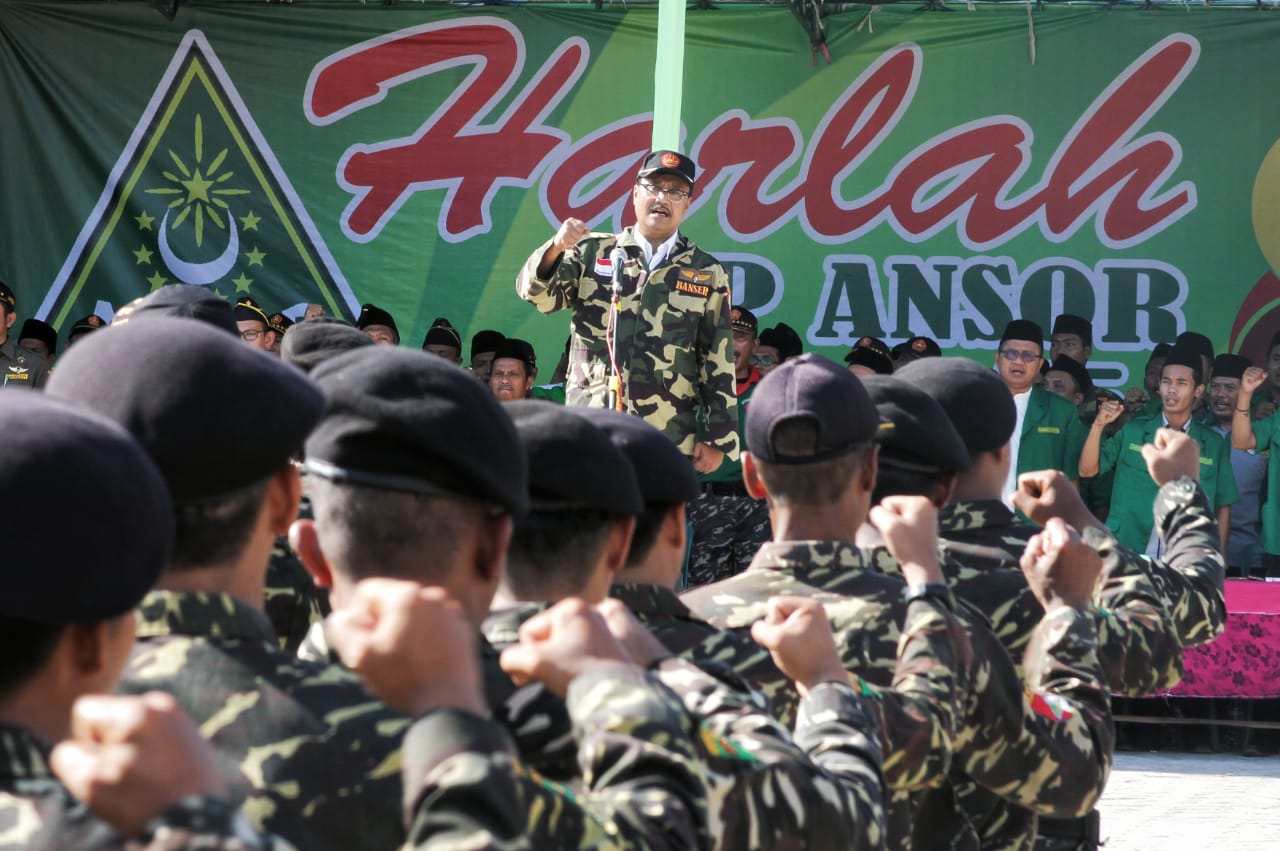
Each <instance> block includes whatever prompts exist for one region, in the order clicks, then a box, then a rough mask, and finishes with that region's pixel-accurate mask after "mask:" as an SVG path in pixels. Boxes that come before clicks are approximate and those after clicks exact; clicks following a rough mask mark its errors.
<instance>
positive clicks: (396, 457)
mask: <svg viewBox="0 0 1280 851" xmlns="http://www.w3.org/2000/svg"><path fill="white" fill-rule="evenodd" d="M304 324H305V323H304ZM313 375H314V377H315V379H316V381H317V382H318V383H319V385H320V388H321V389H322V390H323V391H324V395H325V414H324V417H323V419H321V420H320V424H319V425H317V426H316V429H315V431H314V432H312V434H311V437H310V438H309V439H308V440H307V446H306V450H307V472H309V473H311V474H313V475H318V476H321V477H322V478H326V479H331V480H333V481H338V482H349V483H351V484H355V485H363V486H366V487H372V488H380V489H383V490H392V491H406V492H409V493H422V494H428V495H436V496H444V497H451V498H455V499H465V500H474V501H477V502H484V503H492V504H494V505H500V506H502V507H503V508H505V509H506V510H507V511H509V512H511V513H512V514H523V513H525V512H526V511H528V510H529V479H528V464H527V462H526V460H525V457H524V448H523V447H522V446H521V445H520V438H519V436H518V435H517V434H516V430H515V427H514V426H513V425H512V424H511V418H510V417H509V416H508V415H507V413H506V412H505V411H504V410H503V406H502V404H501V403H500V402H499V401H498V400H497V399H495V398H494V397H493V394H492V393H490V392H489V388H488V387H486V386H485V385H483V384H481V383H480V382H478V381H476V380H475V379H474V378H472V377H471V376H470V375H468V374H467V373H465V372H463V371H462V370H460V369H458V368H457V367H456V366H454V365H453V364H451V363H449V362H448V361H446V360H444V359H442V358H438V357H435V356H434V355H429V354H427V353H425V352H420V351H414V350H412V349H403V348H399V347H392V346H368V347H364V348H359V349H355V350H353V351H350V352H345V353H343V354H341V355H338V356H337V357H334V358H330V359H329V360H327V361H325V362H324V363H322V364H320V365H319V366H318V367H316V370H315V372H314V373H313Z"/></svg>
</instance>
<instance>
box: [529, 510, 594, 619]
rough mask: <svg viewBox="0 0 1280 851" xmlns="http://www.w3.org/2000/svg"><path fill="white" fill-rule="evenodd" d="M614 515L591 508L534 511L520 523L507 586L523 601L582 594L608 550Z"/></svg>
mask: <svg viewBox="0 0 1280 851" xmlns="http://www.w3.org/2000/svg"><path fill="white" fill-rule="evenodd" d="M613 520H614V515H612V514H610V513H608V512H605V511H600V510H598V509H591V508H579V509H570V510H566V511H538V510H536V509H535V510H534V511H532V512H530V513H529V514H527V515H525V516H524V517H522V518H520V519H519V520H517V521H516V526H515V532H514V533H513V534H512V536H511V548H510V549H509V550H508V551H507V566H506V583H507V585H508V587H509V588H510V589H511V591H512V592H513V593H514V594H515V595H516V596H517V597H519V598H520V599H524V600H529V599H539V598H542V597H546V596H549V593H548V592H555V596H560V595H570V596H571V595H574V594H579V593H581V592H582V590H583V588H584V587H585V586H586V584H587V579H588V578H589V577H590V575H591V571H592V570H593V569H594V568H595V565H596V563H597V562H598V561H599V560H600V554H601V553H602V552H604V547H605V544H606V543H607V540H608V536H609V527H610V525H611V523H612V521H613Z"/></svg>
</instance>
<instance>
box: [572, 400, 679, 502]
mask: <svg viewBox="0 0 1280 851" xmlns="http://www.w3.org/2000/svg"><path fill="white" fill-rule="evenodd" d="M565 410H567V411H571V412H573V413H574V414H577V415H578V416H580V417H584V418H586V419H587V420H588V421H590V422H591V424H592V425H594V426H595V427H596V428H598V429H600V430H601V431H603V432H604V433H605V434H607V435H608V436H609V439H610V440H612V441H613V445H614V446H616V447H618V449H620V450H622V454H623V455H625V456H627V460H628V461H630V462H631V469H632V472H634V473H635V474H636V481H637V483H638V484H639V486H640V496H641V497H643V498H644V502H645V505H647V506H666V505H674V504H675V503H677V502H689V501H690V500H692V499H696V498H697V496H698V493H699V492H700V489H699V487H698V474H697V473H695V472H694V470H693V465H692V464H690V463H689V459H688V458H686V457H685V455H684V453H683V452H681V451H680V449H679V447H677V446H676V445H675V444H674V443H672V442H671V438H669V437H667V436H666V435H665V434H663V433H662V432H660V431H658V430H657V429H656V428H654V427H653V426H651V425H649V424H648V423H647V422H645V421H644V420H643V419H641V418H640V417H637V416H634V415H632V414H624V413H622V412H621V411H610V410H608V409H606V408H578V407H573V408H566V409H565Z"/></svg>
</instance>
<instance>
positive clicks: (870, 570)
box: [684, 541, 1113, 848]
mask: <svg viewBox="0 0 1280 851" xmlns="http://www.w3.org/2000/svg"><path fill="white" fill-rule="evenodd" d="M880 560H884V561H892V559H891V557H890V556H889V555H888V553H887V552H885V551H883V550H878V551H876V552H874V553H872V552H866V553H864V552H862V551H860V550H859V549H857V548H855V547H853V546H852V545H849V544H844V543H840V542H833V541H808V542H785V543H771V544H766V545H765V546H764V547H762V548H761V550H760V552H759V553H758V554H757V556H756V559H755V561H754V562H752V565H751V567H750V568H749V569H748V570H747V572H746V573H743V574H741V575H739V576H737V577H734V578H733V579H729V580H726V581H724V582H720V583H717V584H715V585H711V586H707V587H705V588H699V589H696V590H694V591H691V592H689V593H687V594H685V595H684V600H685V602H686V603H687V604H688V605H689V607H690V608H691V609H692V610H693V611H694V612H696V613H698V614H700V615H702V616H703V617H705V618H706V619H707V620H709V621H710V622H711V623H712V624H714V625H716V626H719V627H722V628H724V629H732V630H739V631H743V632H745V631H747V630H749V629H750V625H751V624H752V623H753V622H754V621H756V620H758V619H759V618H761V617H763V616H764V614H765V611H766V606H767V601H768V599H769V597H772V596H775V595H778V594H793V595H799V596H805V597H812V598H815V599H818V600H820V601H821V602H822V603H823V605H824V607H825V608H826V610H827V615H828V617H829V618H830V619H831V621H832V628H833V630H834V631H835V632H836V644H837V647H839V648H840V649H841V652H842V655H843V658H844V661H845V666H846V667H847V668H848V669H849V671H850V672H851V673H853V674H855V675H858V676H859V677H861V678H862V679H864V680H865V681H867V682H868V683H870V684H871V685H872V686H875V687H878V689H877V690H876V692H875V693H876V694H878V695H879V696H880V700H881V703H882V710H881V711H882V713H883V715H882V730H883V731H884V733H885V734H886V747H885V777H886V782H887V784H888V786H889V787H890V789H892V790H893V791H894V795H893V799H892V801H891V813H890V826H891V827H890V845H891V847H901V848H905V847H915V848H953V847H958V846H957V844H956V843H957V842H958V841H959V840H957V839H956V838H957V837H966V838H967V840H966V841H968V842H980V843H981V845H982V847H984V848H1027V847H1029V846H1030V843H1031V841H1032V837H1033V836H1034V832H1035V815H1034V813H1032V812H1031V811H1030V809H1023V808H1024V807H1027V808H1034V809H1035V810H1036V811H1038V812H1041V813H1045V814H1049V815H1055V816H1075V815H1081V814H1083V813H1087V812H1088V811H1089V809H1090V808H1091V807H1092V806H1093V805H1094V803H1095V802H1096V801H1097V799H1098V796H1099V795H1100V794H1101V792H1102V787H1103V784H1104V783H1105V780H1106V777H1107V774H1108V773H1109V771H1110V767H1111V752H1112V738H1113V733H1112V729H1111V715H1110V708H1109V703H1108V700H1107V693H1106V690H1105V688H1104V687H1103V685H1102V672H1101V669H1100V667H1099V665H1098V661H1097V657H1096V654H1095V653H1094V649H1093V645H1094V641H1095V639H1094V633H1093V624H1092V621H1091V619H1090V618H1089V617H1088V616H1087V615H1086V614H1085V613H1083V612H1080V611H1077V610H1074V609H1060V610H1056V611H1055V612H1054V613H1053V614H1052V615H1051V616H1049V617H1046V618H1045V620H1044V622H1043V624H1042V625H1041V627H1040V629H1039V631H1038V634H1037V641H1036V642H1035V644H1034V646H1033V647H1032V648H1031V649H1030V650H1029V651H1028V656H1027V659H1028V660H1029V663H1033V664H1030V670H1028V672H1027V680H1026V682H1027V684H1028V685H1029V686H1030V688H1027V687H1024V685H1023V680H1022V678H1021V677H1020V676H1019V675H1018V672H1017V670H1016V668H1015V667H1014V665H1013V662H1012V661H1011V660H1010V659H1009V657H1008V654H1007V653H1006V652H1005V651H1004V649H1003V647H1001V646H1000V643H999V641H998V639H996V637H995V636H994V635H993V634H992V633H991V630H990V628H989V626H988V625H987V624H986V622H985V618H983V617H982V615H981V614H980V613H978V612H977V611H976V610H972V609H970V608H968V607H967V606H965V605H964V604H963V603H960V604H958V605H957V607H956V615H955V621H953V623H954V622H958V623H959V624H962V625H963V628H964V629H965V630H967V632H968V638H969V642H970V643H971V645H972V646H971V647H970V646H969V644H962V645H961V646H962V650H961V652H958V653H954V654H952V656H951V657H950V658H948V657H947V656H946V655H943V656H942V657H941V658H930V657H929V656H928V655H926V654H923V653H922V654H921V655H919V656H917V657H914V658H910V657H904V658H903V659H902V660H901V661H899V654H898V652H897V646H898V643H899V638H900V632H899V628H898V623H900V622H902V623H904V624H905V625H904V628H903V632H904V633H905V634H906V635H908V636H910V635H912V633H914V632H915V631H916V630H917V629H918V628H919V627H918V623H919V620H920V618H921V617H923V616H926V615H930V616H933V617H935V618H936V617H938V616H939V615H940V614H941V612H940V611H939V610H938V608H937V607H936V606H934V605H929V604H927V603H925V601H917V602H916V603H913V604H912V606H911V607H910V608H908V607H906V606H905V605H904V604H903V602H902V592H903V589H904V587H905V586H904V584H903V583H902V582H901V580H899V579H897V578H895V577H891V576H887V575H884V574H883V573H881V572H879V570H880V569H879V568H877V567H875V566H874V565H875V564H876V562H878V561H880ZM947 620H948V621H951V620H952V619H951V618H949V617H948V618H947ZM944 647H945V645H944ZM944 653H945V651H944ZM723 655H726V654H722V656H723ZM722 661H723V662H725V663H726V664H731V665H733V666H734V667H735V668H737V670H738V672H739V673H740V674H742V675H743V676H744V677H745V678H746V679H747V681H748V682H750V683H751V684H752V685H754V686H756V687H757V688H761V689H762V690H764V691H765V692H766V693H767V694H771V695H773V696H774V697H775V700H777V699H782V700H783V701H785V700H787V699H789V698H791V695H790V694H789V692H788V689H787V688H786V687H785V683H779V682H777V681H773V682H770V681H769V679H768V678H769V677H770V674H769V672H768V670H767V669H752V668H750V667H747V666H746V665H745V664H744V665H742V666H739V665H738V664H737V660H732V659H729V658H723V659H722ZM744 661H746V662H749V660H744ZM937 668H948V670H945V671H942V672H939V671H936V670H934V669H937ZM904 669H905V672H906V673H908V674H909V675H911V676H913V677H915V678H916V680H917V683H918V684H917V685H914V686H913V684H912V682H911V679H909V678H908V677H904V676H903V672H904ZM940 674H945V676H941V677H940V676H939V675H940ZM930 676H933V677H936V678H939V679H941V680H943V681H946V682H951V683H953V684H954V688H955V689H956V692H957V693H958V694H959V695H960V700H961V706H960V710H959V713H958V717H956V718H955V719H953V720H952V721H951V723H952V724H953V726H952V727H951V729H948V722H947V718H948V712H947V710H946V708H945V704H944V703H941V702H940V701H938V698H937V695H939V694H942V693H944V690H943V689H942V688H939V686H938V683H937V682H936V681H935V682H934V683H933V684H930V683H929V678H930ZM921 685H923V686H924V687H923V688H922V687H921ZM930 685H932V687H930ZM890 687H892V688H890ZM879 689H888V690H884V691H880V690H879ZM904 698H905V699H904ZM939 705H942V706H943V709H942V710H941V711H940V710H939V708H938V707H939ZM913 725H914V728H913ZM895 734H897V735H901V736H903V737H904V738H903V740H902V744H900V743H899V742H896V741H895V740H894V736H895ZM926 787H937V788H926ZM1001 798H1003V799H1005V800H1001ZM1015 805H1016V806H1015ZM960 808H962V809H963V810H964V812H965V813H966V814H967V815H963V814H961V813H960ZM904 813H905V815H904ZM975 814H980V815H979V816H978V817H975ZM904 830H905V831H906V833H904V832H903V831H904ZM908 837H909V839H908Z"/></svg>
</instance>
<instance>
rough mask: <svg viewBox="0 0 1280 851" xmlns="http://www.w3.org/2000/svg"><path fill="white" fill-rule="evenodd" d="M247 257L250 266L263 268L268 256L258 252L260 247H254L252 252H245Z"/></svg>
mask: <svg viewBox="0 0 1280 851" xmlns="http://www.w3.org/2000/svg"><path fill="white" fill-rule="evenodd" d="M244 256H245V257H248V258H249V265H250V266H261V265H262V261H263V259H264V258H265V257H266V256H267V255H266V254H265V253H264V252H261V251H259V250H258V246H256V245H255V246H254V247H253V250H252V251H248V252H245V255H244Z"/></svg>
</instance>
